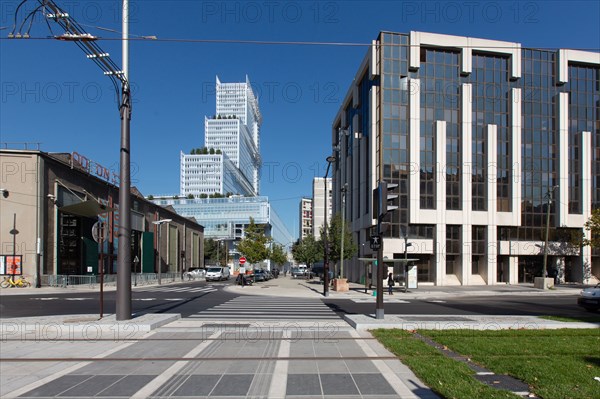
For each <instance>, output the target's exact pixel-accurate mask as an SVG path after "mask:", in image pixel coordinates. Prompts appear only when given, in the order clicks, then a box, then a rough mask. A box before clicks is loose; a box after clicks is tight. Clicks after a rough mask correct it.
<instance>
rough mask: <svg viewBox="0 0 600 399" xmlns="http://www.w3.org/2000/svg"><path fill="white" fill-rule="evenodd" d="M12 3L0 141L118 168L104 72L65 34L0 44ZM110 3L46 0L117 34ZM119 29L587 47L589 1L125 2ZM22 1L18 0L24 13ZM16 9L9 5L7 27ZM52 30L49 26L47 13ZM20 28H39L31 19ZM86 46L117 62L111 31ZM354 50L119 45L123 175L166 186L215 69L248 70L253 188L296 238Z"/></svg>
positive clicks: (206, 108) (239, 73)
mask: <svg viewBox="0 0 600 399" xmlns="http://www.w3.org/2000/svg"><path fill="white" fill-rule="evenodd" d="M19 2H20V1H10V0H8V1H3V2H2V3H0V26H1V27H8V29H4V30H0V36H1V37H2V40H0V79H1V85H2V88H1V99H0V136H1V137H0V141H2V142H41V143H42V146H41V149H42V150H43V151H48V152H72V151H77V152H79V153H81V154H83V155H85V156H87V157H88V158H90V159H92V160H95V161H96V162H98V163H100V164H102V165H104V166H106V167H110V168H113V169H114V170H115V171H116V170H117V168H118V157H119V138H120V120H119V114H118V110H117V103H116V102H115V93H114V90H113V89H112V86H111V84H110V81H109V79H108V78H106V77H105V76H103V75H102V73H101V71H100V69H99V68H98V67H97V66H96V65H95V64H94V63H93V62H91V61H89V60H87V59H86V58H85V56H84V54H83V52H82V51H81V50H80V49H79V48H77V46H76V45H75V44H74V43H68V42H59V41H56V40H35V39H29V40H8V39H6V37H7V36H8V32H9V31H10V30H11V28H12V25H13V18H14V11H15V8H16V6H17V5H18V4H19ZM120 3H121V2H120V1H73V0H68V1H60V0H57V4H59V5H60V6H62V7H63V8H65V9H66V10H67V11H68V12H69V13H70V14H71V16H72V17H74V18H75V20H77V22H79V23H80V24H82V25H84V27H85V28H86V29H87V30H88V32H90V33H92V34H94V35H97V36H101V37H103V38H106V39H117V38H119V37H120V35H119V34H118V33H113V32H108V31H103V30H99V29H97V28H96V27H102V28H109V29H114V30H116V31H120V30H121V23H120V13H119V11H120ZM130 3H131V9H132V14H131V17H130V34H131V36H132V37H135V35H155V36H157V37H158V38H159V39H184V40H185V39H192V40H206V39H208V40H253V41H254V40H256V41H277V42H285V41H292V42H339V43H362V44H365V45H366V44H368V43H370V42H371V40H373V39H375V38H376V37H377V35H378V32H379V31H381V30H386V31H394V32H404V33H408V32H409V31H411V30H418V31H426V32H436V33H445V34H453V35H463V36H472V37H481V38H490V39H496V40H506V41H516V42H520V43H521V44H522V45H523V46H524V47H541V48H582V49H596V51H598V50H597V49H598V48H599V47H600V25H599V16H600V6H599V2H597V1H564V2H563V1H523V2H518V1H482V2H480V1H473V2H471V1H465V2H461V1H458V2H448V3H446V2H428V1H277V0H274V1H256V2H244V1H195V0H185V1H181V0H174V1H157V0H145V1H139V0H138V1H131V2H130ZM33 7H34V1H33V0H28V1H27V3H25V10H26V11H27V13H28V12H29V11H31V10H32V9H33ZM24 15H26V14H23V13H20V14H19V18H18V19H17V21H18V23H19V24H20V22H21V21H22V20H23V16H24ZM51 26H52V28H53V29H54V31H55V32H56V33H61V29H60V28H59V27H58V26H57V25H56V24H53V23H51ZM31 35H32V37H33V38H45V37H47V36H48V35H49V30H48V27H47V25H46V23H45V21H44V20H43V19H42V18H40V17H37V18H36V19H35V21H34V25H33V28H32V30H31ZM98 44H99V45H100V47H102V48H103V49H104V50H105V51H107V52H109V53H110V54H111V57H112V58H113V59H114V61H115V62H116V63H117V64H118V65H121V47H120V46H121V43H120V41H119V40H102V41H100V42H98ZM366 51H367V48H366V47H363V46H335V45H316V46H315V45H289V44H271V45H268V44H234V43H229V44H228V43H199V42H185V41H161V40H159V41H132V42H131V44H130V80H131V82H132V85H133V88H134V92H133V98H134V107H133V119H132V124H131V137H132V143H131V160H132V182H133V184H134V185H135V186H137V187H138V188H139V189H140V190H141V192H142V193H144V194H145V195H148V194H155V195H156V194H176V193H178V192H179V151H180V150H183V151H186V152H187V151H189V150H190V149H191V148H195V147H199V146H201V145H202V144H203V142H204V116H205V115H213V114H214V113H215V97H214V83H215V76H217V75H218V76H219V77H220V79H221V81H224V82H235V81H243V80H244V79H245V76H246V75H248V76H249V77H250V80H251V81H252V83H253V85H254V86H255V88H256V91H257V94H258V95H259V101H260V108H261V111H262V115H263V117H264V123H263V125H262V133H261V153H262V157H263V161H264V165H265V166H264V168H263V174H262V181H261V194H263V195H267V196H269V198H270V200H271V201H272V203H273V204H274V206H275V209H276V211H277V213H278V214H279V215H280V216H281V218H282V219H283V220H284V222H285V223H286V224H287V225H288V228H289V229H290V231H292V232H293V234H294V235H297V231H298V204H299V201H300V198H301V197H302V196H308V197H310V196H311V195H312V186H311V183H312V178H313V177H315V176H323V174H324V173H325V167H326V161H325V158H326V157H327V156H328V155H329V154H330V153H331V142H330V134H331V123H332V119H333V117H334V116H335V114H336V112H337V110H338V108H339V105H340V102H341V100H342V99H343V97H344V96H345V94H346V92H347V89H348V86H349V84H350V82H351V80H352V78H353V77H354V74H355V72H356V69H357V68H358V65H359V64H360V62H361V61H362V59H363V57H364V55H365V52H366Z"/></svg>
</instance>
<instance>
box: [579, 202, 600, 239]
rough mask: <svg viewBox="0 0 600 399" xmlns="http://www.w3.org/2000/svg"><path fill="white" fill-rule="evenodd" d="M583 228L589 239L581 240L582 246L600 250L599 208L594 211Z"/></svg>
mask: <svg viewBox="0 0 600 399" xmlns="http://www.w3.org/2000/svg"><path fill="white" fill-rule="evenodd" d="M583 227H584V228H585V229H586V230H587V231H589V232H590V238H585V239H583V245H589V246H590V247H592V248H600V208H598V209H594V210H593V211H592V215H591V216H590V218H589V219H588V221H587V222H585V224H584V225H583Z"/></svg>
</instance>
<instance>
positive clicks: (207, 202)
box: [152, 197, 293, 246]
mask: <svg viewBox="0 0 600 399" xmlns="http://www.w3.org/2000/svg"><path fill="white" fill-rule="evenodd" d="M152 201H153V202H154V203H155V204H157V205H161V206H163V207H165V206H172V207H173V209H174V210H175V212H177V213H178V214H179V215H182V216H185V217H193V218H195V219H196V221H197V222H198V223H200V224H201V225H203V226H204V237H205V238H226V239H230V240H235V239H237V238H241V237H243V234H244V229H245V227H246V226H247V225H248V224H249V223H250V218H253V219H254V221H255V223H257V224H268V225H269V226H270V231H271V237H273V239H274V240H275V242H277V243H279V244H282V245H284V246H287V245H288V244H290V243H291V242H292V241H293V237H292V234H291V233H290V232H289V231H288V229H287V227H286V226H285V224H284V223H283V222H282V221H281V219H280V218H279V216H278V215H277V213H276V212H275V210H274V209H273V208H272V207H271V204H269V199H268V198H267V197H230V198H202V199H201V198H195V199H175V198H155V199H153V200H152Z"/></svg>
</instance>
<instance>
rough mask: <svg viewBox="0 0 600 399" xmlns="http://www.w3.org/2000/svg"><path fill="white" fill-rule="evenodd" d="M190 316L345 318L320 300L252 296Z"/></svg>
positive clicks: (293, 318)
mask: <svg viewBox="0 0 600 399" xmlns="http://www.w3.org/2000/svg"><path fill="white" fill-rule="evenodd" d="M189 317H190V318H192V319H195V320H281V319H285V320H323V321H328V320H331V321H339V320H341V318H340V317H339V316H338V315H337V314H336V313H335V312H334V311H333V310H331V309H330V308H329V307H328V306H327V305H325V304H324V303H323V302H322V301H321V300H319V299H311V298H302V299H298V298H282V297H269V296H252V295H242V296H238V297H236V298H234V299H231V300H229V301H227V302H225V303H222V304H220V305H217V306H214V307H212V308H209V309H206V310H203V311H201V312H199V313H196V314H193V315H191V316H189Z"/></svg>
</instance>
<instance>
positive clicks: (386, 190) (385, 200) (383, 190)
mask: <svg viewBox="0 0 600 399" xmlns="http://www.w3.org/2000/svg"><path fill="white" fill-rule="evenodd" d="M397 188H398V185H397V184H393V183H388V182H386V181H382V182H380V183H379V187H378V189H379V198H378V200H379V207H378V210H379V217H384V216H385V214H386V213H388V212H391V211H393V210H396V209H398V206H397V205H394V202H395V201H396V200H397V199H398V194H397V193H396V192H394V190H396V189H397Z"/></svg>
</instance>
